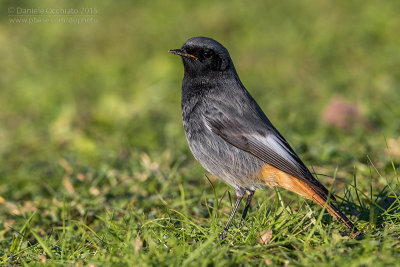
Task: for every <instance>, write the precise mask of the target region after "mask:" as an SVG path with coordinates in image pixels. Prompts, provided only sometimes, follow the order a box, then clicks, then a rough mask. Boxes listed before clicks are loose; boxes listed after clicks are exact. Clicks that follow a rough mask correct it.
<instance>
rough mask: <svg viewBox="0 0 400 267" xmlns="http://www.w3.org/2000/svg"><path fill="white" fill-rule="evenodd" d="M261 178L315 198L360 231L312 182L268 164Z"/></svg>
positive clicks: (334, 214) (352, 228) (346, 224)
mask: <svg viewBox="0 0 400 267" xmlns="http://www.w3.org/2000/svg"><path fill="white" fill-rule="evenodd" d="M260 180H261V181H263V182H264V183H265V184H266V185H268V186H279V187H282V188H284V189H286V190H289V191H292V192H294V193H296V194H299V195H300V196H302V197H304V198H307V199H310V200H313V201H314V202H315V203H317V204H318V205H320V206H321V207H322V208H326V210H327V211H328V212H329V213H330V214H331V215H332V216H333V217H334V218H337V219H338V220H339V221H340V222H341V223H343V224H344V225H345V226H346V227H347V228H348V229H349V230H350V231H353V232H354V233H357V232H358V229H357V228H356V227H355V226H354V224H353V223H352V222H351V221H350V220H349V219H348V218H347V217H346V216H345V215H344V214H343V213H342V212H341V211H340V210H339V209H338V208H337V207H336V206H335V205H334V204H332V203H327V200H328V199H327V198H328V196H325V195H322V194H321V193H320V192H319V191H317V190H315V189H314V188H313V186H312V185H311V184H308V183H306V182H305V181H303V180H300V179H299V178H296V177H294V176H292V175H290V174H287V173H286V172H283V171H281V170H279V169H277V168H275V167H273V166H271V165H269V164H266V165H265V166H264V167H263V168H262V169H261V172H260Z"/></svg>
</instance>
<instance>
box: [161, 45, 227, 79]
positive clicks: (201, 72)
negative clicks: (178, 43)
mask: <svg viewBox="0 0 400 267" xmlns="http://www.w3.org/2000/svg"><path fill="white" fill-rule="evenodd" d="M169 52H170V53H172V54H175V55H179V56H181V57H182V60H183V65H184V67H185V75H186V74H187V75H189V76H207V75H210V74H213V73H215V72H222V71H226V70H228V69H230V68H233V63H232V60H231V57H230V56H229V53H228V50H226V48H225V47H224V46H223V45H221V44H220V43H218V42H217V41H215V40H213V39H211V38H207V37H193V38H190V39H189V40H187V41H186V42H185V43H184V44H183V46H182V48H181V49H173V50H169Z"/></svg>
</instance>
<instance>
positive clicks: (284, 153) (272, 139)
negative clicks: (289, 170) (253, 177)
mask: <svg viewBox="0 0 400 267" xmlns="http://www.w3.org/2000/svg"><path fill="white" fill-rule="evenodd" d="M254 138H255V139H256V140H257V141H258V142H260V143H262V144H264V145H265V146H266V147H268V148H270V149H271V150H273V151H274V152H275V153H277V154H278V155H279V156H281V157H282V158H284V159H285V160H286V161H287V162H289V163H291V164H292V165H293V166H295V167H296V168H299V164H298V163H297V161H296V159H295V158H294V157H293V153H292V152H291V151H290V150H288V149H287V148H286V145H285V144H284V143H283V142H282V141H281V140H280V139H279V138H278V137H277V136H276V135H274V134H268V135H267V136H265V137H264V136H260V135H257V136H254Z"/></svg>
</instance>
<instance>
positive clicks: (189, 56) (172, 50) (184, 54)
mask: <svg viewBox="0 0 400 267" xmlns="http://www.w3.org/2000/svg"><path fill="white" fill-rule="evenodd" d="M168 52H169V53H171V54H174V55H178V56H182V57H188V58H194V59H195V60H198V58H197V57H196V56H193V55H191V54H188V53H185V52H183V50H182V49H171V50H169V51H168Z"/></svg>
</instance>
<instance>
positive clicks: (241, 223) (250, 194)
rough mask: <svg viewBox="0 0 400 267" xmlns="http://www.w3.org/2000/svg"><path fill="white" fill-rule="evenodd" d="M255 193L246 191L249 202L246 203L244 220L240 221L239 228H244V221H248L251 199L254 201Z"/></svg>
mask: <svg viewBox="0 0 400 267" xmlns="http://www.w3.org/2000/svg"><path fill="white" fill-rule="evenodd" d="M254 192H255V191H250V190H246V193H247V201H246V206H245V207H244V210H243V214H242V219H241V220H240V224H239V227H242V225H243V223H244V220H245V219H246V215H247V211H248V210H249V208H250V204H251V199H252V198H253V196H254Z"/></svg>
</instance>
